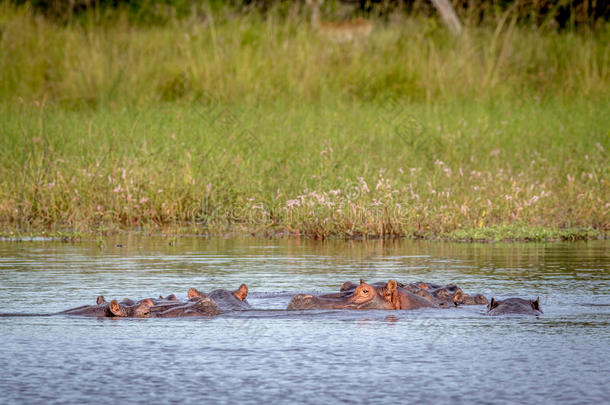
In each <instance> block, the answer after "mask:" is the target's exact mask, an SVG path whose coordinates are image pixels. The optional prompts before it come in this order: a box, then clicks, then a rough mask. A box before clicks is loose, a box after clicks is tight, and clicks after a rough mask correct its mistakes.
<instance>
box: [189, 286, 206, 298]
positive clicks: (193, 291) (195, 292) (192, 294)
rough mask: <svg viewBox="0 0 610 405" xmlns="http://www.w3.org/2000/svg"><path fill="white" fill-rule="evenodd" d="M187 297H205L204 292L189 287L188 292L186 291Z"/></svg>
mask: <svg viewBox="0 0 610 405" xmlns="http://www.w3.org/2000/svg"><path fill="white" fill-rule="evenodd" d="M187 295H188V298H189V300H190V299H192V298H195V297H201V298H205V294H204V293H200V292H199V291H198V290H197V289H195V288H193V287H191V288H189V292H188V294H187Z"/></svg>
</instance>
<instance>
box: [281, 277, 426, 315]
mask: <svg viewBox="0 0 610 405" xmlns="http://www.w3.org/2000/svg"><path fill="white" fill-rule="evenodd" d="M344 286H345V284H344ZM433 307H436V305H434V304H433V303H431V302H429V301H427V300H425V299H424V298H422V297H419V296H417V295H415V294H412V293H410V292H409V291H407V290H405V289H404V288H402V287H399V285H398V283H397V282H396V281H395V280H390V281H388V282H387V283H373V284H367V283H365V282H364V280H360V284H359V285H358V286H356V287H355V288H354V289H353V291H352V290H351V288H350V289H344V290H343V291H340V292H339V293H333V294H323V295H319V296H314V295H310V294H298V295H296V296H295V297H293V298H292V300H291V301H290V303H289V304H288V308H287V309H289V310H304V309H385V310H395V309H417V308H433Z"/></svg>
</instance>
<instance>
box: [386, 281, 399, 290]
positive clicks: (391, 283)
mask: <svg viewBox="0 0 610 405" xmlns="http://www.w3.org/2000/svg"><path fill="white" fill-rule="evenodd" d="M396 287H397V283H396V280H390V281H388V283H387V284H386V286H385V288H387V290H388V292H389V293H393V292H394V291H396Z"/></svg>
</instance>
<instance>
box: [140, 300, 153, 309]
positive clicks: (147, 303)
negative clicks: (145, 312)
mask: <svg viewBox="0 0 610 405" xmlns="http://www.w3.org/2000/svg"><path fill="white" fill-rule="evenodd" d="M140 304H145V305H148V306H149V307H154V306H155V303H154V302H152V300H151V299H150V298H144V299H143V300H142V301H140Z"/></svg>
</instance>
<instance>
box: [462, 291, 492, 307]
mask: <svg viewBox="0 0 610 405" xmlns="http://www.w3.org/2000/svg"><path fill="white" fill-rule="evenodd" d="M488 302H489V301H487V297H485V296H484V295H483V294H472V295H470V294H466V293H464V294H463V295H462V302H461V303H460V304H462V305H487V303H488Z"/></svg>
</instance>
